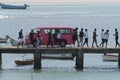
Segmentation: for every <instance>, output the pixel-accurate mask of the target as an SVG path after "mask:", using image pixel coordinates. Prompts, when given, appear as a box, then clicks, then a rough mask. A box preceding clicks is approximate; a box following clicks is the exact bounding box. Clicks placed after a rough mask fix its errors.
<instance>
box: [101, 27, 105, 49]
mask: <svg viewBox="0 0 120 80" xmlns="http://www.w3.org/2000/svg"><path fill="white" fill-rule="evenodd" d="M100 36H101V40H102V42H101V43H100V47H104V42H105V39H104V37H105V35H104V29H102V30H101V35H100Z"/></svg>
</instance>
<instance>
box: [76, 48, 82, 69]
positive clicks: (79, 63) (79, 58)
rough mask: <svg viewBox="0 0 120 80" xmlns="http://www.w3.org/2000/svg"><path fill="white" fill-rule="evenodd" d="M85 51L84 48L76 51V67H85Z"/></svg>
mask: <svg viewBox="0 0 120 80" xmlns="http://www.w3.org/2000/svg"><path fill="white" fill-rule="evenodd" d="M83 63H84V53H83V50H78V51H77V53H76V69H83Z"/></svg>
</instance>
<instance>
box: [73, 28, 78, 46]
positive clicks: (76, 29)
mask: <svg viewBox="0 0 120 80" xmlns="http://www.w3.org/2000/svg"><path fill="white" fill-rule="evenodd" d="M76 41H77V45H78V46H79V40H78V28H77V27H76V28H75V29H74V31H73V44H74V46H75V42H76Z"/></svg>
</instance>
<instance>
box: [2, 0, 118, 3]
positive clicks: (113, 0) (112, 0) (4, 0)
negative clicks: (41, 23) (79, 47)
mask: <svg viewBox="0 0 120 80" xmlns="http://www.w3.org/2000/svg"><path fill="white" fill-rule="evenodd" d="M0 2H1V3H25V2H26V3H29V2H30V3H31V2H33V3H37V2H39V3H46V2H47V3H49V2H55V3H59V2H80V3H89V2H96V3H99V2H100V3H102V2H107V3H108V2H109V3H118V2H120V0H0Z"/></svg>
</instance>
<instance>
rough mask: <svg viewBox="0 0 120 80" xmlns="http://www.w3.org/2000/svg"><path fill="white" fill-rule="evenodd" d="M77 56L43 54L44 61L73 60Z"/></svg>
mask: <svg viewBox="0 0 120 80" xmlns="http://www.w3.org/2000/svg"><path fill="white" fill-rule="evenodd" d="M74 57H75V56H73V55H72V54H71V53H69V54H47V53H46V54H42V58H43V59H57V60H73V59H74Z"/></svg>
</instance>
